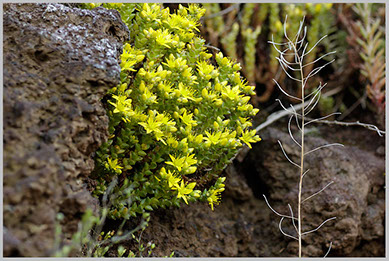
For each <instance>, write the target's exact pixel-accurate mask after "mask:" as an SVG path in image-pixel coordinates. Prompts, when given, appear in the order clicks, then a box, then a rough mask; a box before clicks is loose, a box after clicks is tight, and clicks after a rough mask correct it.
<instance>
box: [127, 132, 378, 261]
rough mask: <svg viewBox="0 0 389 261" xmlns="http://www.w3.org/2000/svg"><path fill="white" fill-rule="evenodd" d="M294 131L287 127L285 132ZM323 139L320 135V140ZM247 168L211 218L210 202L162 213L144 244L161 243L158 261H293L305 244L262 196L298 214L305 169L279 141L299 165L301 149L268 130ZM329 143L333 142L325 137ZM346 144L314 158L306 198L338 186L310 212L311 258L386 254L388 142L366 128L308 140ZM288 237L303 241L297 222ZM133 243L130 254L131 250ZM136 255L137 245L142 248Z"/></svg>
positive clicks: (311, 204) (306, 216)
mask: <svg viewBox="0 0 389 261" xmlns="http://www.w3.org/2000/svg"><path fill="white" fill-rule="evenodd" d="M285 126H286V125H285ZM315 135H316V136H315ZM260 136H261V137H262V141H261V142H259V143H258V144H256V145H254V146H253V149H252V150H251V151H250V152H249V153H248V154H247V156H246V158H245V159H244V161H243V162H241V163H239V162H238V161H235V164H234V165H231V166H229V167H228V168H227V170H226V173H227V180H226V183H227V184H226V191H225V194H224V195H223V196H222V203H221V204H220V205H219V206H217V207H216V208H215V211H211V209H210V208H209V206H207V205H206V204H205V203H198V204H195V205H189V206H186V205H184V206H183V207H181V208H180V209H169V210H158V211H157V212H156V213H153V214H152V219H151V224H150V226H149V228H148V229H146V230H145V231H144V232H143V234H142V240H143V241H142V242H143V243H144V244H146V243H147V242H148V241H152V242H154V243H155V244H156V246H157V247H156V248H155V249H154V251H153V255H155V256H165V255H170V253H171V252H172V251H174V252H175V256H195V257H196V256H202V257H207V256H215V257H220V256H229V257H235V256H241V257H242V256H259V257H277V256H278V257H290V256H294V257H295V256H296V255H297V253H298V248H297V246H298V245H297V241H295V240H293V239H290V238H288V237H285V236H283V235H282V234H281V232H280V231H279V229H278V224H279V221H280V218H279V217H278V216H277V215H276V214H274V213H273V212H272V211H271V210H270V209H269V208H268V207H267V205H266V203H265V201H264V198H263V196H262V194H265V195H266V196H267V198H268V199H269V202H270V204H271V206H272V207H273V208H274V209H276V210H277V211H278V212H280V213H283V214H289V213H290V212H289V209H288V205H287V204H288V203H289V204H291V205H292V207H293V211H294V215H296V213H297V204H296V202H297V186H298V175H299V174H298V169H297V168H296V167H293V165H291V164H290V163H289V162H288V161H287V160H286V159H285V157H284V156H283V154H282V151H281V149H280V147H279V145H278V142H277V140H280V141H282V142H283V144H284V148H285V150H286V152H287V153H288V155H289V156H290V157H291V159H292V160H294V161H298V153H299V148H298V147H297V146H295V145H293V144H292V141H291V139H290V137H289V135H288V134H287V133H284V132H282V131H280V130H277V129H274V128H268V129H266V130H264V131H263V132H262V133H261V135H260ZM323 137H325V138H323ZM334 142H341V143H343V144H344V145H345V147H330V148H325V149H322V150H318V151H316V152H314V153H312V154H309V155H308V156H307V158H306V164H307V168H309V169H310V171H309V172H308V174H307V176H305V177H304V187H303V189H304V193H303V198H306V197H308V196H309V195H311V194H313V193H315V192H317V191H319V190H320V189H321V188H323V187H324V186H325V185H326V184H328V183H329V182H330V181H334V183H333V184H331V185H330V186H329V187H327V189H325V190H324V191H323V192H321V193H320V194H318V195H316V196H315V197H313V198H311V199H309V200H307V201H306V202H305V203H304V206H303V231H304V230H305V231H307V230H311V229H314V228H316V227H317V226H318V225H320V224H321V222H323V221H324V220H326V219H328V218H331V217H334V216H336V217H337V218H336V219H335V220H331V221H328V222H327V223H326V224H324V225H323V226H322V227H321V228H320V229H319V230H318V231H316V232H315V233H311V234H308V235H306V236H304V238H303V255H304V256H310V257H322V256H324V255H325V253H326V252H327V250H328V247H329V243H330V242H331V241H332V243H333V245H332V249H331V251H330V253H329V256H332V257H335V256H338V257H356V256H360V257H372V256H375V257H377V256H381V257H382V256H384V255H385V241H384V237H385V228H384V223H385V188H384V185H385V176H384V171H385V157H384V156H383V155H380V154H378V153H377V148H379V147H380V146H384V144H385V138H380V137H378V135H377V134H376V133H374V132H371V131H369V130H366V129H363V128H344V127H343V128H339V129H337V128H333V127H332V128H321V129H320V130H316V132H315V130H314V129H313V131H312V132H311V134H308V136H306V145H307V148H313V147H316V146H320V145H323V144H325V143H334ZM283 230H284V231H285V232H287V233H290V234H292V235H294V236H295V235H296V233H295V231H294V228H293V226H292V224H291V222H287V221H284V222H283ZM131 244H133V243H129V247H131ZM135 249H136V246H135Z"/></svg>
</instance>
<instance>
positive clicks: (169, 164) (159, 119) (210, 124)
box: [94, 4, 260, 218]
mask: <svg viewBox="0 0 389 261" xmlns="http://www.w3.org/2000/svg"><path fill="white" fill-rule="evenodd" d="M103 6H104V7H107V8H115V9H117V10H118V11H119V12H120V14H121V16H122V19H123V21H124V22H125V23H126V24H127V26H128V28H129V30H130V41H129V42H127V43H126V44H125V46H124V50H123V54H122V56H121V68H122V70H121V84H120V85H119V86H117V87H115V88H113V89H111V90H110V91H109V93H108V95H107V100H108V115H109V117H110V123H109V131H110V137H109V140H108V141H107V142H106V143H104V144H103V145H102V146H101V148H100V149H99V151H98V152H97V153H96V169H95V172H94V175H95V176H96V179H97V180H98V185H97V187H96V189H95V191H94V193H95V195H96V196H99V195H102V194H103V193H104V191H105V190H106V187H107V184H108V183H109V182H110V181H111V180H112V179H113V178H118V180H119V184H118V186H117V187H116V188H115V189H114V190H115V193H117V194H118V195H119V196H118V197H116V198H115V202H112V203H113V206H114V208H112V209H111V210H110V213H109V214H110V217H111V218H129V217H130V216H136V215H137V214H142V213H144V212H145V211H152V210H153V209H155V208H159V207H162V208H165V207H170V206H179V205H180V203H181V202H182V201H183V202H185V203H186V204H188V202H194V201H196V200H201V201H207V202H208V203H209V204H210V206H211V208H212V209H213V208H214V205H217V204H218V203H219V201H220V193H221V192H222V191H223V190H224V184H223V182H224V180H225V178H224V177H219V175H220V173H221V172H222V170H223V169H224V167H225V166H226V164H228V163H229V162H230V159H231V158H232V157H233V156H234V155H235V154H236V153H237V151H238V149H239V148H240V147H242V146H243V145H244V144H247V146H249V147H251V145H250V143H253V142H257V141H259V140H260V138H259V137H258V136H257V135H256V132H255V130H248V128H249V127H250V126H251V122H250V117H251V116H254V115H255V114H256V113H257V111H258V109H254V108H253V106H252V105H251V104H250V103H249V100H250V95H254V94H255V93H254V87H253V86H249V85H247V83H245V82H244V80H243V79H242V77H241V75H240V73H239V70H240V69H241V67H240V66H239V64H236V63H234V62H232V61H231V60H230V59H229V58H227V57H224V56H223V54H222V53H218V54H216V55H215V56H213V55H212V54H210V53H208V52H207V50H206V47H205V46H204V43H205V41H204V40H203V39H202V38H200V37H199V36H198V35H197V32H198V28H197V27H198V25H199V19H200V18H201V16H202V15H203V14H204V12H205V10H204V9H203V8H201V7H199V6H198V5H194V4H190V5H189V6H188V7H183V6H180V7H179V9H178V10H177V12H175V13H170V11H169V9H168V8H162V7H161V5H160V4H103ZM212 59H214V60H212ZM212 61H213V62H212Z"/></svg>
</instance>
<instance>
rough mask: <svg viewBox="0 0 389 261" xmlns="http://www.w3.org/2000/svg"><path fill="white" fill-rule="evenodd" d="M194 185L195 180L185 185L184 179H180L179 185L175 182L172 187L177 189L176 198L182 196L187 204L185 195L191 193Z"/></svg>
mask: <svg viewBox="0 0 389 261" xmlns="http://www.w3.org/2000/svg"><path fill="white" fill-rule="evenodd" d="M195 186H196V182H192V183H189V184H188V185H186V186H185V184H184V181H183V180H181V184H180V186H178V185H177V184H175V186H174V187H173V189H175V190H177V192H178V194H177V198H182V199H183V200H184V201H185V203H186V204H188V200H187V195H188V194H190V193H192V191H193V188H194V187H195Z"/></svg>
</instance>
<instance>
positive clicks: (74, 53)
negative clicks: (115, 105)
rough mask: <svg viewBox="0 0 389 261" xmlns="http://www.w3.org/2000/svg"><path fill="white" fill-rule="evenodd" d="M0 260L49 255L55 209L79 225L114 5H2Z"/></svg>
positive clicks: (113, 50)
mask: <svg viewBox="0 0 389 261" xmlns="http://www.w3.org/2000/svg"><path fill="white" fill-rule="evenodd" d="M3 21H4V31H3V32H4V49H3V53H4V60H3V63H4V75H3V76H4V100H3V101H4V121H3V122H4V184H3V187H4V227H5V229H4V256H47V255H50V254H51V253H52V251H53V250H54V249H52V247H53V242H54V228H55V219H56V214H57V213H58V212H62V213H64V214H65V220H64V222H63V226H64V227H63V230H64V232H65V235H69V234H71V233H72V232H74V231H75V229H76V224H77V221H78V220H79V218H80V216H81V213H82V212H84V211H85V209H86V208H87V207H92V208H95V209H96V206H97V204H98V203H97V202H96V200H95V199H94V198H93V197H92V196H91V195H90V193H89V191H88V189H87V186H86V183H87V180H88V175H89V174H90V172H91V171H92V170H93V168H94V161H93V159H92V156H93V154H94V152H95V150H96V149H97V148H98V147H99V146H100V145H101V144H102V142H104V141H106V140H107V136H108V117H107V115H106V112H105V109H104V108H103V106H102V104H101V102H100V100H101V98H102V97H103V96H104V94H105V93H106V91H107V90H108V89H109V88H111V87H114V86H115V85H117V84H118V83H119V82H120V66H119V61H120V60H119V59H120V54H121V52H122V43H123V42H124V41H125V40H127V39H128V37H129V34H128V28H127V27H126V26H125V25H124V24H123V23H122V21H121V18H120V15H119V13H118V12H117V11H115V10H106V9H104V8H96V9H94V10H82V9H78V8H70V7H67V6H65V5H61V4H6V5H4V17H3Z"/></svg>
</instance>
